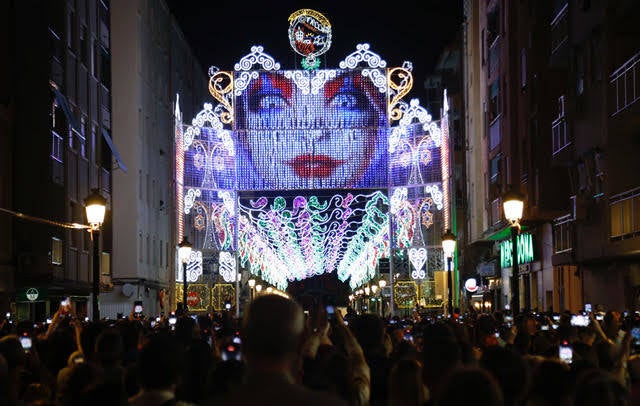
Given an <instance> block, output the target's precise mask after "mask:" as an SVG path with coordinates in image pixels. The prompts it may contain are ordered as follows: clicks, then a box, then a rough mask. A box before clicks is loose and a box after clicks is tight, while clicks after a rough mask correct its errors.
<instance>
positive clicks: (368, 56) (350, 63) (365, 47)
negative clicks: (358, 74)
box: [338, 44, 387, 69]
mask: <svg viewBox="0 0 640 406" xmlns="http://www.w3.org/2000/svg"><path fill="white" fill-rule="evenodd" d="M360 62H364V63H366V64H367V65H368V66H369V67H370V68H383V69H384V68H386V67H387V62H386V61H385V60H384V59H382V58H381V57H380V55H378V54H376V53H374V52H372V51H370V50H369V44H358V45H356V50H355V51H354V52H352V53H351V54H349V55H347V57H346V58H345V59H344V60H343V61H341V62H340V63H339V65H338V66H340V69H355V68H356V67H357V66H358V65H359V64H360Z"/></svg>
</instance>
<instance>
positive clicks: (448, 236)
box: [442, 229, 456, 317]
mask: <svg viewBox="0 0 640 406" xmlns="http://www.w3.org/2000/svg"><path fill="white" fill-rule="evenodd" d="M442 250H443V251H444V256H445V257H446V258H447V294H448V299H447V300H448V303H447V312H448V313H449V317H451V316H452V315H453V282H452V279H453V278H452V277H451V273H452V272H453V270H452V269H451V261H452V259H453V252H454V251H455V250H456V236H455V235H454V234H453V233H452V232H451V230H450V229H447V231H446V232H445V233H444V235H443V236H442Z"/></svg>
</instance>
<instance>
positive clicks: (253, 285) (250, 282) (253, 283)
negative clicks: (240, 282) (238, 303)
mask: <svg viewBox="0 0 640 406" xmlns="http://www.w3.org/2000/svg"><path fill="white" fill-rule="evenodd" d="M255 286H256V280H255V279H253V278H252V279H249V288H251V294H250V296H249V297H250V299H251V300H253V289H254V288H255Z"/></svg>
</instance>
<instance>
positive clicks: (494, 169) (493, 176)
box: [489, 154, 502, 184]
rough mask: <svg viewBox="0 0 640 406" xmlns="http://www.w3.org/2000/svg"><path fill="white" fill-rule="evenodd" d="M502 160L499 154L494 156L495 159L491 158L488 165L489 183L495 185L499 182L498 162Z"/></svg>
mask: <svg viewBox="0 0 640 406" xmlns="http://www.w3.org/2000/svg"><path fill="white" fill-rule="evenodd" d="M501 158H502V155H501V154H498V155H496V156H495V158H493V159H492V160H491V163H490V165H489V166H490V170H491V172H490V176H489V182H491V183H492V184H495V183H499V182H500V160H501Z"/></svg>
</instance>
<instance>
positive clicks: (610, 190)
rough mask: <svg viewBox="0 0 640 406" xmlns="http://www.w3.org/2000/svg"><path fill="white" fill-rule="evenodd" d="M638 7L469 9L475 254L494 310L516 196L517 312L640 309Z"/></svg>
mask: <svg viewBox="0 0 640 406" xmlns="http://www.w3.org/2000/svg"><path fill="white" fill-rule="evenodd" d="M637 7H638V6H637V5H636V4H635V3H634V2H630V1H619V2H604V1H589V2H587V1H577V0H576V1H556V2H550V3H547V2H535V1H523V2H517V3H516V2H508V1H497V0H491V1H488V2H477V1H465V14H466V16H467V19H466V24H465V29H466V35H465V38H466V48H465V52H464V54H465V57H464V58H465V61H464V66H465V70H464V72H465V83H466V86H465V88H466V92H467V96H466V104H467V106H468V114H467V116H466V120H465V128H466V130H467V133H466V135H467V137H466V142H467V146H466V147H467V150H468V152H467V198H468V202H469V215H468V219H469V221H468V223H467V224H468V234H469V236H470V244H469V247H467V248H468V249H469V248H471V249H469V252H470V253H472V254H473V255H471V256H470V258H469V259H470V261H471V262H475V268H476V270H477V274H478V277H479V278H480V279H481V280H482V281H483V284H484V285H485V286H486V287H485V289H488V290H489V291H490V292H489V295H488V298H489V299H491V300H492V302H493V305H494V306H496V307H497V308H504V307H505V305H506V304H507V303H508V300H509V297H510V295H511V286H510V275H511V272H512V264H511V261H510V260H506V261H505V258H507V259H508V257H509V253H510V252H511V251H510V250H511V245H510V236H509V230H508V228H509V227H508V224H507V222H506V221H505V219H504V214H503V210H502V196H503V195H504V194H505V192H507V191H508V190H510V189H512V190H516V191H519V192H520V193H522V194H523V195H524V197H525V210H524V214H523V219H522V225H523V227H522V232H521V237H519V240H518V241H520V238H522V239H523V241H524V240H526V241H527V242H529V237H528V236H531V240H530V243H531V246H530V247H529V246H526V245H525V246H522V248H524V249H525V251H526V250H530V252H529V253H530V254H531V256H530V257H527V258H524V257H523V256H522V253H519V258H520V259H519V264H518V265H519V266H518V274H519V277H518V280H519V284H520V289H519V291H520V303H521V304H522V307H524V308H528V309H536V308H537V309H539V310H548V309H553V310H554V311H561V310H567V309H568V310H571V311H578V310H580V309H582V308H583V306H584V304H585V303H591V304H593V305H594V306H595V305H597V304H600V305H602V306H603V308H605V309H611V308H614V309H622V308H637V301H638V283H639V281H638V275H639V274H638V254H639V253H640V251H638V247H639V245H638V244H639V242H638V240H637V237H636V236H637V235H638V227H637V225H638V224H636V223H637V221H636V219H637V218H640V216H639V215H636V216H635V217H634V213H637V212H638V209H637V204H636V203H637V202H638V201H640V200H639V199H638V197H637V195H638V186H639V185H638V181H637V175H636V174H637V165H638V164H637V162H636V161H637V160H635V159H634V155H635V154H634V151H637V148H638V143H637V140H636V138H637V136H636V135H634V134H636V133H637V128H638V120H637V117H636V116H637V109H638V104H637V100H638V94H639V91H638V84H637V81H636V82H634V81H633V80H632V79H631V78H633V77H634V74H635V73H636V70H637V61H638V48H637V44H638V43H639V42H638V39H640V36H639V30H638V28H637V27H636V25H634V24H633V23H632V21H633V17H632V16H634V15H636V14H634V13H637V11H638V10H637ZM634 47H635V49H634ZM634 109H635V110H634ZM634 112H635V113H634ZM634 140H635V142H634ZM634 209H635V211H634ZM518 246H519V247H520V242H519V243H518ZM474 247H479V248H478V249H475V250H474V249H473V248H474ZM525 247H526V248H525ZM476 251H477V252H476ZM527 252H528V251H527ZM501 259H502V260H501ZM521 261H522V262H521ZM469 265H470V264H469Z"/></svg>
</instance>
